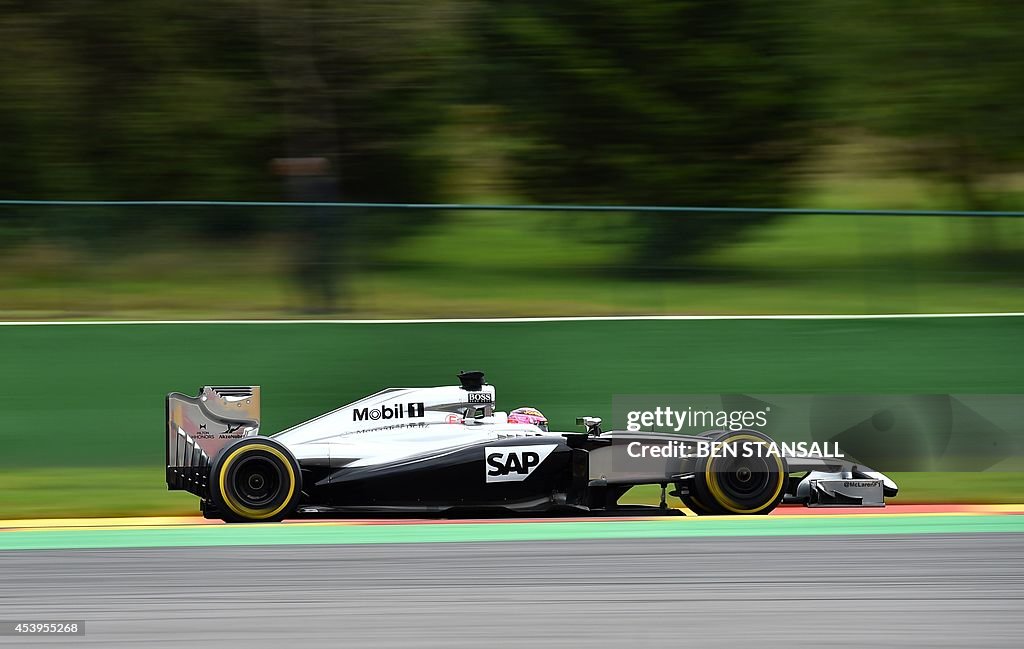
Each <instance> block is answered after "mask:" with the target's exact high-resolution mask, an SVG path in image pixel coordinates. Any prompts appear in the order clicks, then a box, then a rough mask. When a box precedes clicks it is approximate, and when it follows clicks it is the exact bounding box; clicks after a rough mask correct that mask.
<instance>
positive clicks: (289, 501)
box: [210, 436, 302, 523]
mask: <svg viewBox="0 0 1024 649" xmlns="http://www.w3.org/2000/svg"><path fill="white" fill-rule="evenodd" d="M301 491H302V474H301V473H300V471H299V464H298V462H296V461H295V458H294V457H293V456H292V454H291V453H290V452H289V451H288V449H287V448H285V447H284V445H282V444H281V443H280V442H278V441H275V440H273V439H271V438H269V437H259V436H256V437H245V438H242V439H240V440H238V441H236V442H234V443H232V444H229V445H228V446H226V447H224V448H223V449H222V450H221V452H220V453H219V454H218V455H217V458H216V460H214V463H213V468H212V470H211V472H210V500H211V501H212V502H213V504H214V506H215V508H216V510H217V512H218V513H219V515H220V517H221V518H222V519H223V520H224V521H225V522H228V523H253V522H274V521H280V520H282V519H283V518H285V517H286V516H288V515H289V514H290V513H292V511H294V510H295V505H296V504H297V503H298V501H299V495H300V493H301Z"/></svg>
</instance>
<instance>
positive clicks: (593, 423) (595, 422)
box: [576, 417, 604, 437]
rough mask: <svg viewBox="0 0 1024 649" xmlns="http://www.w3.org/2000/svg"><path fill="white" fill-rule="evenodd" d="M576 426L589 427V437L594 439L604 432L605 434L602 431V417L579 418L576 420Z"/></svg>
mask: <svg viewBox="0 0 1024 649" xmlns="http://www.w3.org/2000/svg"><path fill="white" fill-rule="evenodd" d="M576 425H577V426H586V427H587V434H588V435H593V436H594V437H597V436H598V435H600V434H601V433H602V432H604V431H602V430H601V418H600V417H577V418H576Z"/></svg>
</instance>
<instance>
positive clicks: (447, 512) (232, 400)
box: [166, 372, 896, 522]
mask: <svg viewBox="0 0 1024 649" xmlns="http://www.w3.org/2000/svg"><path fill="white" fill-rule="evenodd" d="M459 381H460V385H458V386H448V387H434V388H389V389H387V390H383V391H381V392H378V393H376V394H373V395H370V396H368V397H366V398H364V399H360V400H359V401H356V402H354V403H350V404H348V405H345V406H342V407H340V408H338V409H337V410H333V411H331V412H328V413H326V414H324V415H321V416H319V417H316V418H314V419H311V420H309V421H306V422H304V423H301V424H298V425H296V426H293V427H291V428H288V429H286V430H284V431H282V432H279V433H277V434H276V435H272V436H269V437H268V436H261V435H259V426H260V423H259V411H260V389H259V387H258V386H248V387H209V386H208V387H204V388H203V389H202V390H201V392H200V394H199V396H198V397H189V396H187V395H184V394H179V393H171V394H169V395H167V401H166V405H167V486H168V488H169V489H175V490H184V491H188V492H190V493H192V494H195V495H196V496H199V498H200V499H201V501H200V504H201V509H202V511H203V513H204V515H205V516H206V517H208V518H221V519H223V520H225V521H229V522H245V521H278V520H281V519H283V518H285V517H290V516H298V515H308V516H313V515H332V516H338V515H353V514H360V515H365V514H375V515H389V514H418V515H425V514H430V515H443V516H465V515H488V514H496V513H502V512H503V513H506V514H507V513H531V514H544V513H548V514H574V513H575V514H579V513H584V514H588V515H602V514H615V515H624V514H631V513H644V512H647V513H650V512H653V513H660V514H667V513H678V511H677V510H675V509H669V508H668V507H667V504H666V489H667V488H668V487H669V486H671V487H672V488H673V490H672V491H671V492H670V494H671V495H674V496H677V497H679V498H680V499H681V500H682V502H683V503H684V504H685V505H686V506H687V507H688V508H689V509H690V510H691V511H692V512H694V513H697V514H765V513H767V512H769V511H771V510H772V509H774V508H775V507H776V505H778V504H779V503H780V502H782V501H783V500H784V499H785V500H786V501H788V502H799V503H804V504H808V505H812V506H816V505H845V506H872V505H873V506H881V505H883V504H884V497H887V496H893V495H895V494H896V485H895V484H894V483H893V482H892V481H891V480H889V479H888V478H887V477H885V476H884V475H882V474H880V473H877V472H873V471H867V470H862V469H860V468H858V467H856V466H854V465H852V464H850V463H849V462H847V461H846V460H844V459H839V458H830V457H823V458H805V459H799V460H794V459H788V458H785V457H780V456H778V455H770V454H768V455H765V456H763V457H762V456H761V455H760V454H757V455H756V456H754V457H729V458H721V457H717V456H708V457H704V456H699V457H682V458H680V457H665V458H660V457H651V458H643V459H641V460H637V459H636V458H635V457H634V456H635V453H632V452H631V451H632V450H635V449H636V448H639V447H638V446H637V444H646V445H654V446H658V445H663V444H675V445H676V446H677V447H678V446H680V445H682V446H683V447H693V446H695V445H696V444H697V443H698V442H702V441H703V442H708V440H715V441H718V442H736V441H740V440H742V441H745V442H748V443H750V442H753V443H755V444H757V445H758V446H759V447H760V446H762V445H769V444H771V443H772V440H771V439H769V438H768V437H767V436H765V435H763V434H762V433H759V432H757V431H753V430H738V431H737V430H724V431H723V430H715V431H707V432H705V433H702V434H701V435H689V436H688V435H678V434H668V433H651V432H629V431H608V432H604V431H602V430H601V425H600V424H601V420H600V419H598V418H596V417H581V418H579V419H578V420H577V424H578V425H580V426H582V427H583V428H584V429H585V430H583V431H581V432H560V433H559V432H549V431H548V430H547V429H546V428H547V427H546V425H544V424H543V423H538V422H533V423H524V422H523V421H520V420H517V418H515V417H512V418H510V417H509V415H508V414H507V413H505V412H499V411H497V410H495V406H494V403H495V401H494V395H495V391H494V387H493V386H491V385H488V384H487V383H485V381H484V375H483V373H482V372H462V373H460V374H459ZM510 419H511V421H510ZM641 484H654V485H660V486H661V504H660V506H657V507H655V506H636V505H622V504H619V502H618V501H619V499H620V498H621V497H622V496H623V495H624V494H625V493H626V492H627V491H628V490H629V489H630V488H631V487H633V486H636V485H641Z"/></svg>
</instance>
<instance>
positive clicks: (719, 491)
mask: <svg viewBox="0 0 1024 649" xmlns="http://www.w3.org/2000/svg"><path fill="white" fill-rule="evenodd" d="M714 441H716V442H725V443H735V444H737V448H739V449H741V453H740V455H741V456H740V457H714V456H713V457H702V458H700V459H699V460H697V464H696V467H695V469H696V470H695V472H694V480H693V493H692V496H690V497H689V498H690V500H694V501H695V504H697V505H698V507H700V508H701V509H703V510H704V511H698V510H696V509H694V510H693V511H694V512H695V513H698V514H727V515H729V514H742V515H751V514H767V513H769V512H770V511H772V510H773V509H775V507H776V506H777V505H778V504H779V503H780V502H782V497H783V496H784V495H785V492H786V471H787V467H786V460H785V458H782V457H780V456H778V455H775V454H767V453H765V454H764V455H765V456H764V457H759V456H758V455H757V454H755V456H754V457H749V458H747V457H742V448H743V447H742V446H739V445H741V444H742V443H744V442H750V443H759V444H763V445H768V444H771V443H772V440H771V438H769V437H767V436H765V435H762V434H761V433H758V432H756V431H749V430H741V431H736V432H729V433H723V434H722V435H720V436H718V437H716V438H715V439H714ZM762 448H763V447H762ZM684 504H687V503H686V502H685V501H684ZM687 506H689V505H688V504H687ZM691 509H692V508H691Z"/></svg>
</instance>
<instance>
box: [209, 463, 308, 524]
mask: <svg viewBox="0 0 1024 649" xmlns="http://www.w3.org/2000/svg"><path fill="white" fill-rule="evenodd" d="M250 450H258V451H266V452H268V453H270V454H272V455H274V456H276V457H277V458H279V459H280V460H281V462H283V463H284V466H285V468H286V469H287V470H288V497H287V498H285V499H284V502H282V503H281V505H280V506H279V507H277V508H276V509H273V510H269V511H268V510H260V509H249V508H248V507H245V506H244V505H240V504H238V503H236V502H235V501H234V499H232V498H231V494H230V493H228V490H227V488H226V480H227V475H228V467H230V466H231V463H232V462H234V461H235V458H236V457H237V456H238V455H240V454H242V453H245V452H248V451H250ZM220 494H221V496H222V497H223V498H224V504H226V505H227V506H228V509H230V510H231V511H232V512H234V513H235V514H237V515H239V516H243V517H245V518H251V519H256V520H264V519H267V518H272V517H273V516H276V515H277V514H280V513H281V510H283V509H284V508H285V507H287V506H288V503H290V502H291V500H292V496H293V495H294V494H295V471H294V470H292V463H291V461H290V460H289V459H288V458H287V457H285V455H284V453H282V452H281V451H279V450H278V449H276V448H274V447H273V446H269V445H267V444H246V445H245V446H242V447H241V448H238V449H235V450H234V451H233V452H232V453H231V455H229V456H227V458H226V459H225V460H224V463H223V464H221V467H220Z"/></svg>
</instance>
